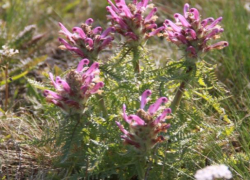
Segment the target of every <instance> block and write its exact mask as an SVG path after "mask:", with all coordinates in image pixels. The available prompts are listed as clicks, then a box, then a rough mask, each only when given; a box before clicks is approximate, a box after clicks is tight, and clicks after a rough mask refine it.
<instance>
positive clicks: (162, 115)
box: [153, 108, 171, 125]
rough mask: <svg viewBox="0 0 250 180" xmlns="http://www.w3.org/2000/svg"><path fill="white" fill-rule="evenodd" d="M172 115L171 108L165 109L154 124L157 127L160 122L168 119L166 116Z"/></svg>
mask: <svg viewBox="0 0 250 180" xmlns="http://www.w3.org/2000/svg"><path fill="white" fill-rule="evenodd" d="M170 113H171V109H170V108H167V109H165V110H164V111H163V112H162V113H161V115H160V116H158V117H157V118H156V120H155V121H154V122H153V124H154V125H156V124H158V123H159V122H161V121H164V119H165V118H166V116H167V115H168V114H170Z"/></svg>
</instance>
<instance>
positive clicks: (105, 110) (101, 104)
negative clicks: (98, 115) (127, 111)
mask: <svg viewBox="0 0 250 180" xmlns="http://www.w3.org/2000/svg"><path fill="white" fill-rule="evenodd" d="M97 99H98V101H99V106H100V109H101V111H102V113H103V117H104V118H107V117H108V112H107V108H106V105H105V102H104V98H103V96H102V95H99V94H97Z"/></svg>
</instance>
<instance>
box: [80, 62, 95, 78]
mask: <svg viewBox="0 0 250 180" xmlns="http://www.w3.org/2000/svg"><path fill="white" fill-rule="evenodd" d="M98 68H99V63H98V62H94V63H93V64H92V65H91V66H90V67H89V69H88V70H87V71H86V72H85V73H84V74H85V75H87V76H88V75H91V74H92V73H93V72H94V71H95V70H97V69H98Z"/></svg>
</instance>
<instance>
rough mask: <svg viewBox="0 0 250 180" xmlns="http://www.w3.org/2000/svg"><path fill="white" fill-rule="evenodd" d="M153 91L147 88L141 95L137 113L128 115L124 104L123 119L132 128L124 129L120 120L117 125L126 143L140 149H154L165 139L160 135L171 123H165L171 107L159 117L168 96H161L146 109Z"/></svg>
mask: <svg viewBox="0 0 250 180" xmlns="http://www.w3.org/2000/svg"><path fill="white" fill-rule="evenodd" d="M151 94H152V92H151V91H150V90H146V91H144V92H143V94H142V96H141V106H140V109H139V110H138V111H137V113H136V114H132V115H127V114H126V106H125V105H123V115H122V117H123V119H124V120H125V121H126V122H127V123H128V124H129V126H130V130H129V131H127V130H125V129H124V127H123V125H122V124H121V123H120V122H117V121H116V124H117V126H118V127H119V129H120V130H121V132H122V133H123V135H122V136H121V137H122V139H124V142H125V144H129V145H132V146H134V147H136V148H137V149H138V150H140V151H143V152H145V151H148V150H150V149H152V148H153V147H154V146H155V145H156V144H157V143H158V142H162V141H163V140H164V138H163V136H158V134H159V133H160V132H166V130H167V129H168V128H169V127H170V124H166V123H164V121H165V119H166V118H167V115H168V114H170V113H171V109H170V108H166V109H164V110H163V111H162V113H160V114H159V115H158V116H157V117H155V115H156V114H157V111H158V110H159V108H160V106H161V105H162V104H164V103H167V101H168V99H167V98H166V97H161V98H159V99H158V100H157V101H156V102H155V103H154V104H151V105H150V106H149V108H148V110H147V111H145V110H144V108H145V105H146V103H147V101H148V96H150V95H151Z"/></svg>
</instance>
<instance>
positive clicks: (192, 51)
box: [187, 46, 197, 57]
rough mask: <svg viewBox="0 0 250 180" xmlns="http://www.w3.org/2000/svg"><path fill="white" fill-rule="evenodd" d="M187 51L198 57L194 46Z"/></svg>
mask: <svg viewBox="0 0 250 180" xmlns="http://www.w3.org/2000/svg"><path fill="white" fill-rule="evenodd" d="M187 51H189V52H191V54H192V56H194V57H197V53H196V50H195V48H194V47H193V46H189V47H188V48H187Z"/></svg>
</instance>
